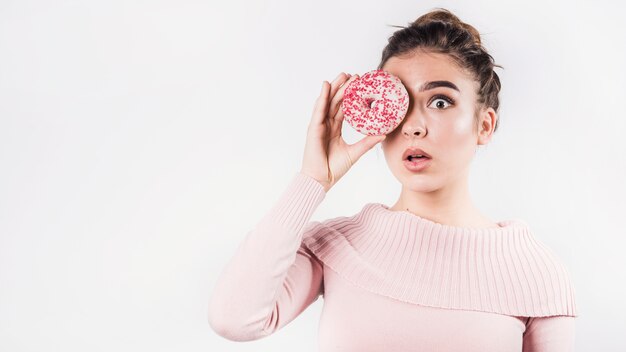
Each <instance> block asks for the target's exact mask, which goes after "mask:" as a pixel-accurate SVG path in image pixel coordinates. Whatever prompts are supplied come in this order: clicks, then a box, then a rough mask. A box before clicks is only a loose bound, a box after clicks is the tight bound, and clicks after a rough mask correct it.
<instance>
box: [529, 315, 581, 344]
mask: <svg viewBox="0 0 626 352" xmlns="http://www.w3.org/2000/svg"><path fill="white" fill-rule="evenodd" d="M574 319H575V317H571V316H552V317H531V318H529V320H528V322H527V323H526V331H525V332H524V341H523V352H573V351H574V330H575V325H574Z"/></svg>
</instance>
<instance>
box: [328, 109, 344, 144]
mask: <svg viewBox="0 0 626 352" xmlns="http://www.w3.org/2000/svg"><path fill="white" fill-rule="evenodd" d="M343 118H344V114H343V109H339V111H337V114H335V116H333V117H331V119H330V138H331V139H333V138H335V137H337V136H341V128H342V127H343Z"/></svg>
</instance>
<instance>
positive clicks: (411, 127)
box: [402, 120, 426, 138]
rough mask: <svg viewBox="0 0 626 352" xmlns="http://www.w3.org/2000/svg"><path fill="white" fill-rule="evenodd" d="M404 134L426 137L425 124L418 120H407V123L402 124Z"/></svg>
mask: <svg viewBox="0 0 626 352" xmlns="http://www.w3.org/2000/svg"><path fill="white" fill-rule="evenodd" d="M402 134H404V136H406V137H409V138H412V137H424V136H425V135H426V129H425V128H424V126H422V125H420V124H419V122H418V121H415V120H413V121H407V123H405V124H404V126H402Z"/></svg>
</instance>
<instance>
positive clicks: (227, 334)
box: [209, 173, 577, 352]
mask: <svg viewBox="0 0 626 352" xmlns="http://www.w3.org/2000/svg"><path fill="white" fill-rule="evenodd" d="M325 195H326V193H325V192H324V189H323V187H322V185H321V184H319V183H318V182H317V181H315V180H314V179H313V178H310V177H309V176H307V175H304V174H301V173H297V174H296V175H295V177H294V178H293V180H292V181H291V183H290V184H289V186H288V187H287V189H286V190H285V191H284V193H283V194H282V195H281V197H280V198H279V200H278V202H277V203H276V204H275V205H274V206H273V208H272V209H271V210H270V211H269V212H268V213H267V214H266V215H265V216H264V217H263V218H262V219H261V220H260V221H259V222H258V223H257V225H256V226H255V227H254V228H253V229H252V230H251V231H250V232H249V233H248V234H247V236H246V238H245V239H244V240H243V241H242V242H241V244H240V245H239V247H238V248H237V250H236V252H235V254H234V256H233V257H232V259H231V260H230V261H229V263H228V264H227V265H226V266H225V268H224V270H223V271H222V273H221V275H220V277H219V278H218V281H217V284H216V286H215V288H214V290H213V293H212V296H211V298H210V301H209V323H210V325H211V327H212V329H213V330H214V331H215V332H216V333H218V334H219V335H221V336H222V337H224V338H226V339H229V340H233V341H250V340H256V339H260V338H263V337H264V336H267V335H270V334H273V333H275V332H277V331H278V330H280V329H281V328H282V327H284V326H285V325H287V324H288V323H289V322H291V321H292V320H293V319H295V318H296V317H297V316H298V315H299V314H300V313H301V312H302V311H304V310H305V309H306V308H307V307H308V306H309V305H310V304H311V303H313V302H315V301H316V300H317V299H318V298H319V297H320V295H322V296H323V297H324V305H323V310H322V315H321V321H320V324H319V350H320V351H322V352H330V351H342V352H352V351H355V352H356V351H358V352H367V351H438V352H443V351H466V352H471V351H480V352H488V351H524V352H526V351H554V352H556V351H559V352H564V351H573V350H574V347H573V346H574V319H575V318H574V317H576V316H577V312H576V305H575V299H574V289H573V286H572V284H571V282H570V279H569V275H568V272H567V270H566V268H565V266H564V265H563V263H562V262H561V260H560V259H559V258H558V257H557V256H556V255H555V254H554V253H553V252H552V251H551V250H550V249H549V248H548V247H546V245H544V244H543V243H542V242H540V241H539V240H538V239H536V238H535V237H534V235H533V234H532V232H531V230H530V229H529V227H528V226H527V224H526V223H524V222H523V221H521V220H506V221H501V222H499V223H498V224H499V225H500V227H499V228H489V229H488V228H463V227H454V226H449V225H443V224H439V223H436V222H433V221H430V220H428V219H425V218H421V217H419V216H417V215H414V214H412V213H410V212H408V211H391V210H389V208H388V207H387V206H386V205H383V204H380V203H368V204H366V205H365V206H364V207H363V209H362V210H361V211H360V212H358V213H357V214H355V215H353V216H348V217H343V216H342V217H337V218H334V219H329V220H326V221H323V222H317V221H310V219H311V216H312V215H313V213H314V212H315V210H316V208H317V207H318V205H319V204H320V203H321V202H322V200H323V199H324V197H325Z"/></svg>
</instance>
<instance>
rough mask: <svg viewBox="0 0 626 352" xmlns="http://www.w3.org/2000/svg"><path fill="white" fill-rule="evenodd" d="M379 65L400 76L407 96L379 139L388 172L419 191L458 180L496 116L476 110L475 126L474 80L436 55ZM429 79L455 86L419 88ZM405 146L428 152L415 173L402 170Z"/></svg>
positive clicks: (485, 139) (446, 58)
mask: <svg viewBox="0 0 626 352" xmlns="http://www.w3.org/2000/svg"><path fill="white" fill-rule="evenodd" d="M382 69H383V70H385V71H387V72H389V73H391V74H393V75H395V76H397V77H398V78H400V80H401V81H402V83H403V84H404V86H405V87H406V89H407V91H408V93H409V96H410V99H409V100H410V102H409V108H408V111H407V114H406V116H405V118H404V120H403V121H402V123H401V124H400V125H399V126H398V127H396V128H395V129H394V130H393V131H391V132H390V133H388V134H387V138H386V139H385V140H384V141H383V142H382V143H381V145H382V148H383V151H384V153H385V159H386V160H387V164H388V165H389V168H390V170H391V172H392V173H393V174H394V175H395V177H396V178H398V180H400V182H401V183H402V184H403V186H404V187H406V188H408V189H410V190H414V191H420V192H426V191H432V190H435V189H439V188H442V187H443V186H444V185H446V184H449V183H450V182H454V181H461V180H462V179H461V177H466V176H467V175H468V174H469V166H470V164H471V161H472V158H473V157H474V154H475V152H476V149H477V146H478V145H479V144H487V142H488V141H489V139H490V138H491V134H492V130H493V127H494V125H495V122H496V121H495V119H496V118H497V116H496V114H495V111H494V110H493V108H489V109H487V110H485V111H483V112H481V115H480V123H479V124H478V125H477V123H476V120H475V117H474V114H475V103H476V100H477V92H478V89H479V83H478V82H476V81H474V80H473V78H472V77H471V76H470V75H469V73H467V72H463V71H462V70H461V69H459V67H458V66H457V65H456V64H455V63H454V62H453V61H452V59H451V58H450V57H449V56H447V55H445V54H439V53H426V52H420V53H417V54H415V55H413V56H410V57H406V58H398V57H392V58H390V59H389V60H387V62H386V63H385V65H384V66H383V68H382ZM433 81H448V82H451V83H452V84H453V85H454V86H456V87H457V88H458V90H456V89H453V88H450V87H447V86H440V87H434V88H432V87H426V90H423V91H421V90H420V87H423V86H424V85H425V84H426V83H428V82H433ZM428 88H431V89H428ZM479 131H480V132H479ZM409 147H415V148H421V149H422V150H423V151H424V152H426V153H427V154H429V155H430V156H431V157H432V159H431V160H430V165H429V166H428V167H427V168H425V169H423V170H421V171H411V170H409V169H407V168H406V167H405V166H404V160H403V158H402V154H403V153H404V151H405V150H406V149H407V148H409Z"/></svg>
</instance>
